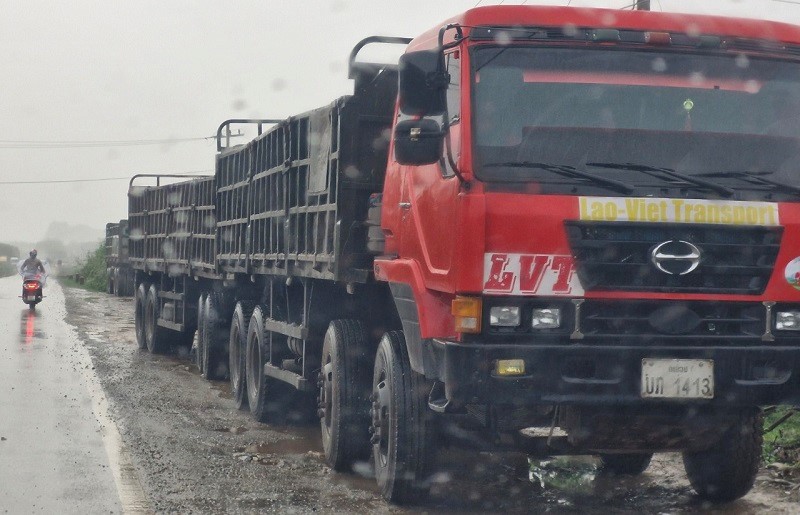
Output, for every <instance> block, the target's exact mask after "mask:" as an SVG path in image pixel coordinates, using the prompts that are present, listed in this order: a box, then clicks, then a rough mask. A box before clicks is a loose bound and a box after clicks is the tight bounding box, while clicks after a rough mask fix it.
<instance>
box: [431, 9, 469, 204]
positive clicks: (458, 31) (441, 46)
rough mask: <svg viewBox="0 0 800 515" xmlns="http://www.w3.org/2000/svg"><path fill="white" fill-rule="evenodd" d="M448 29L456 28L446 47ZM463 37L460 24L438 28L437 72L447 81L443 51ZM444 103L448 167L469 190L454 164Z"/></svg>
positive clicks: (448, 114)
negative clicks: (450, 41) (451, 40)
mask: <svg viewBox="0 0 800 515" xmlns="http://www.w3.org/2000/svg"><path fill="white" fill-rule="evenodd" d="M450 29H456V35H455V38H454V40H453V42H452V43H448V44H447V47H445V45H444V33H445V32H447V31H448V30H450ZM463 38H464V33H463V32H462V31H461V25H459V24H457V23H449V24H447V25H445V26H443V27H442V28H441V29H439V66H438V68H439V71H438V73H437V75H438V76H440V77H445V76H447V78H448V81H447V82H448V83H449V82H450V80H449V78H450V76H449V75H448V74H447V70H445V69H444V51H445V50H447V49H449V48H453V47H454V46H457V45H459V44H460V43H461V40H462V39H463ZM440 91H441V92H442V93H441V94H442V95H446V94H447V88H441V90H440ZM442 104H443V105H444V115H443V116H442V132H443V133H444V144H445V149H446V151H447V162H448V163H449V164H450V168H451V169H452V170H453V173H454V174H455V175H456V177H458V181H459V182H460V183H461V187H463V188H464V189H465V190H469V188H470V183H469V181H467V180H466V179H465V178H464V175H462V173H461V170H459V169H458V165H457V164H456V160H455V159H454V158H453V146H452V144H451V142H450V113H449V112H448V110H447V98H445V99H444V102H442Z"/></svg>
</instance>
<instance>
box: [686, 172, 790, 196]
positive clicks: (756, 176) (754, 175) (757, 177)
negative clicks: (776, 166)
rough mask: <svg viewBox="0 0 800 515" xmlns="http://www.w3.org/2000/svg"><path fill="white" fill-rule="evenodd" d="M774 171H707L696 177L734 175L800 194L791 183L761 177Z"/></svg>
mask: <svg viewBox="0 0 800 515" xmlns="http://www.w3.org/2000/svg"><path fill="white" fill-rule="evenodd" d="M773 173H775V172H734V171H731V172H709V173H701V174H698V177H719V178H721V179H724V178H728V177H735V178H737V179H742V180H744V181H746V182H750V183H753V184H762V185H766V186H773V187H775V188H781V189H785V190H788V191H791V192H792V193H798V194H800V187H797V186H792V185H791V184H784V183H782V182H779V181H773V180H771V179H765V178H764V177H761V176H762V175H772V174H773Z"/></svg>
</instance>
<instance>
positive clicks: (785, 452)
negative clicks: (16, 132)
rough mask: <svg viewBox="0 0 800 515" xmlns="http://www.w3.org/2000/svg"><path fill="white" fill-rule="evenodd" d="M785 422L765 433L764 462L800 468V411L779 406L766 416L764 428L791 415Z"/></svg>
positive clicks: (768, 427)
mask: <svg viewBox="0 0 800 515" xmlns="http://www.w3.org/2000/svg"><path fill="white" fill-rule="evenodd" d="M790 413H794V414H793V415H791V416H789V418H788V419H786V420H785V421H784V422H783V423H781V424H780V425H779V426H777V427H775V428H774V429H772V430H770V431H768V432H766V433H765V434H764V451H763V457H764V463H765V464H767V465H769V464H771V463H776V462H780V463H785V464H787V465H792V466H796V467H798V468H800V413H796V412H795V410H794V408H790V407H779V408H777V409H775V410H774V411H769V412H768V413H767V414H766V416H765V417H764V429H770V427H771V426H772V425H774V424H775V423H777V422H778V421H779V420H781V419H782V418H784V417H785V416H787V415H789V414H790Z"/></svg>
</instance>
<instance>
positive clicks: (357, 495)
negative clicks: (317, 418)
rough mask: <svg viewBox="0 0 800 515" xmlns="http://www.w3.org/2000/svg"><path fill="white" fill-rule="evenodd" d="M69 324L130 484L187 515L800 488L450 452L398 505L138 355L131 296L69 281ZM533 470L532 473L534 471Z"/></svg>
mask: <svg viewBox="0 0 800 515" xmlns="http://www.w3.org/2000/svg"><path fill="white" fill-rule="evenodd" d="M65 297H66V303H67V311H68V320H69V321H70V323H72V324H74V325H75V326H76V329H77V332H78V333H79V334H80V336H81V337H82V339H83V340H84V342H85V345H86V347H87V348H88V350H89V352H90V354H91V356H92V360H93V364H94V366H95V369H96V370H95V371H96V373H97V376H98V377H99V378H100V382H101V384H102V386H103V388H104V390H105V393H106V396H107V398H108V400H109V404H110V407H109V411H110V413H111V415H112V416H113V418H114V419H115V421H116V423H117V426H118V428H119V431H120V434H121V436H122V439H123V441H124V443H125V445H126V447H127V449H128V450H129V453H130V455H131V461H132V463H133V465H134V467H135V469H136V471H137V473H138V475H139V481H140V483H141V485H142V486H143V488H144V491H145V493H146V494H147V496H148V497H149V498H150V504H151V505H152V506H153V508H154V509H155V510H156V511H158V512H181V513H186V512H197V513H220V512H228V513H251V512H254V511H258V512H280V513H314V512H323V513H438V512H451V513H455V512H459V513H461V512H496V513H531V512H535V513H542V512H548V513H578V512H580V513H597V514H601V513H602V514H606V513H609V512H612V513H620V512H622V513H626V512H643V513H733V514H750V513H766V512H769V513H797V511H798V510H797V506H798V505H797V502H798V500H800V494H799V493H798V490H797V489H795V488H794V487H793V485H791V484H789V483H781V482H780V480H779V478H778V477H777V476H776V475H775V474H774V473H773V472H772V471H770V470H766V469H765V470H763V471H762V473H761V475H760V476H759V478H758V480H757V483H756V487H755V488H754V489H753V491H752V492H751V493H750V494H749V495H748V496H747V497H745V498H744V499H741V500H739V501H736V502H734V503H730V504H727V505H722V506H713V505H710V504H707V503H703V502H701V501H700V500H699V499H698V498H697V497H696V496H695V495H694V493H693V492H692V490H691V488H690V486H689V484H688V481H687V480H686V477H685V474H684V472H683V466H682V464H681V460H680V456H679V455H674V454H666V455H658V456H656V458H654V460H653V463H652V464H651V466H650V468H649V469H648V470H647V472H645V473H644V474H643V475H641V476H639V477H636V478H621V477H611V476H608V475H604V474H603V473H601V472H599V471H597V468H596V463H595V461H594V460H593V458H586V457H579V458H570V459H559V460H555V461H548V462H544V463H542V462H535V463H529V462H528V459H527V457H526V456H524V455H521V454H490V453H474V452H467V451H463V450H456V449H448V450H445V451H444V452H442V454H441V456H439V459H438V462H439V466H438V470H439V472H437V474H436V476H434V478H433V479H434V481H433V483H434V484H433V486H432V489H431V494H430V496H429V497H428V498H427V499H425V500H420V502H419V503H418V504H417V505H416V506H411V507H405V508H401V507H396V506H392V505H389V504H387V503H385V502H384V501H383V500H382V499H381V498H380V496H379V495H378V493H377V491H376V488H375V486H374V481H373V480H372V479H371V478H370V477H368V476H369V467H368V466H367V465H366V464H364V465H363V466H362V467H359V468H358V471H359V472H360V473H361V475H359V474H340V473H336V472H333V471H331V470H330V469H329V468H328V467H327V466H326V465H325V464H324V461H323V458H322V449H321V444H320V437H319V429H318V427H317V426H316V425H314V424H310V425H294V426H286V425H283V426H281V425H270V424H260V423H257V422H255V421H253V420H252V419H251V418H250V416H249V414H248V413H246V412H242V411H237V410H236V409H235V408H234V405H233V401H232V400H231V399H230V390H229V388H228V385H227V384H226V383H225V382H221V381H211V382H209V381H205V380H204V379H202V378H201V377H200V375H199V374H198V373H197V371H196V369H195V368H194V366H193V365H192V364H191V362H190V361H189V359H188V356H179V355H175V356H153V355H150V354H148V353H146V352H142V351H139V350H138V348H137V346H136V342H135V336H134V331H133V319H132V315H133V305H132V301H131V300H130V299H124V298H123V299H120V298H116V297H112V296H108V295H105V294H99V293H90V292H86V291H83V290H77V289H71V290H67V292H66V295H65ZM537 472H538V473H537Z"/></svg>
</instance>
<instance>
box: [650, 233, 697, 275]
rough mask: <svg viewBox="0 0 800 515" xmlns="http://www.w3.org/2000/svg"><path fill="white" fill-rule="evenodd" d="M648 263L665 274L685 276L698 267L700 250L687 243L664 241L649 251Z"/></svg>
mask: <svg viewBox="0 0 800 515" xmlns="http://www.w3.org/2000/svg"><path fill="white" fill-rule="evenodd" d="M650 262H651V263H653V265H654V266H655V267H656V268H658V269H659V270H661V271H662V272H664V273H665V274H669V275H686V274H688V273H689V272H692V271H693V270H694V269H695V268H697V267H698V265H700V249H699V248H697V247H696V246H695V245H693V244H692V243H689V242H688V241H683V240H669V241H665V242H663V243H659V244H658V245H656V246H655V247H653V250H651V251H650Z"/></svg>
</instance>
